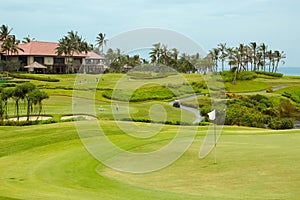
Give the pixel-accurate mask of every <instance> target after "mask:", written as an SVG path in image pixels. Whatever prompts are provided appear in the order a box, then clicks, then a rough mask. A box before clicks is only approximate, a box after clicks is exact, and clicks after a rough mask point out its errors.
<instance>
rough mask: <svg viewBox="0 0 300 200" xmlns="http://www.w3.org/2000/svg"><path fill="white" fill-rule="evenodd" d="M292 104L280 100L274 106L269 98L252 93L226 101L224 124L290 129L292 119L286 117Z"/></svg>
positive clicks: (292, 125)
mask: <svg viewBox="0 0 300 200" xmlns="http://www.w3.org/2000/svg"><path fill="white" fill-rule="evenodd" d="M291 106H292V105H291V104H289V102H287V101H284V100H282V101H281V102H280V105H279V107H276V106H275V105H274V104H273V102H272V101H271V99H269V98H267V97H265V96H263V95H259V94H257V95H252V96H249V97H243V98H241V99H234V100H230V101H228V105H227V109H226V119H225V124H226V125H240V126H250V127H259V128H263V127H269V128H271V129H290V128H293V127H294V124H293V121H292V120H290V119H288V118H286V117H285V116H288V115H287V113H289V110H290V109H293V108H292V107H291Z"/></svg>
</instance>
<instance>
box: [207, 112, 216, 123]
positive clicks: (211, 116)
mask: <svg viewBox="0 0 300 200" xmlns="http://www.w3.org/2000/svg"><path fill="white" fill-rule="evenodd" d="M207 114H208V118H209V120H212V121H213V120H215V119H216V110H215V109H214V110H213V111H211V112H210V113H207Z"/></svg>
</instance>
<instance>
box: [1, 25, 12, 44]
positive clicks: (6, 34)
mask: <svg viewBox="0 0 300 200" xmlns="http://www.w3.org/2000/svg"><path fill="white" fill-rule="evenodd" d="M11 31H12V28H11V29H9V28H8V26H7V25H4V24H3V25H2V26H1V27H0V41H4V40H6V39H7V38H8V37H9V34H10V32H11Z"/></svg>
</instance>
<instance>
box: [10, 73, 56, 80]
mask: <svg viewBox="0 0 300 200" xmlns="http://www.w3.org/2000/svg"><path fill="white" fill-rule="evenodd" d="M9 76H10V77H13V78H19V79H31V80H37V81H46V82H59V79H54V78H51V77H41V76H33V75H30V74H20V73H9Z"/></svg>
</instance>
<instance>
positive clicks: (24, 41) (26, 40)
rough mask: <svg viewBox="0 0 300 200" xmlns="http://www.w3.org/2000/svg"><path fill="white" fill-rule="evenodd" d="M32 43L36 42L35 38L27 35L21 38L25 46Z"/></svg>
mask: <svg viewBox="0 0 300 200" xmlns="http://www.w3.org/2000/svg"><path fill="white" fill-rule="evenodd" d="M32 41H36V39H35V38H30V35H28V36H27V37H24V38H23V40H22V43H23V44H26V43H29V42H32Z"/></svg>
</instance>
